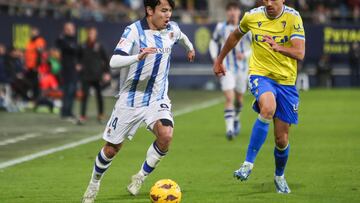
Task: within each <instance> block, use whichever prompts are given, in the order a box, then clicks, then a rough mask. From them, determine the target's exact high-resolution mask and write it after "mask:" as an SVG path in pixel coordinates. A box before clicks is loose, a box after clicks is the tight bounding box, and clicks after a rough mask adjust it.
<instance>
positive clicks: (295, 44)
mask: <svg viewBox="0 0 360 203" xmlns="http://www.w3.org/2000/svg"><path fill="white" fill-rule="evenodd" d="M265 42H267V43H268V44H269V45H270V46H271V48H272V49H273V50H274V51H276V52H279V53H281V54H283V55H285V56H288V57H291V58H293V59H296V60H300V61H302V60H303V59H304V56H305V40H303V39H297V38H295V39H292V40H290V43H291V46H290V47H284V46H281V45H279V44H278V43H276V42H275V41H274V39H273V38H272V37H270V36H265Z"/></svg>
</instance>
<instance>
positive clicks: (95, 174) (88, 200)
mask: <svg viewBox="0 0 360 203" xmlns="http://www.w3.org/2000/svg"><path fill="white" fill-rule="evenodd" d="M121 146H122V144H121V143H120V144H112V143H110V142H106V144H105V145H104V147H103V148H102V149H101V150H100V152H99V153H98V154H97V156H96V158H95V163H94V168H93V171H92V174H91V180H90V183H89V185H88V187H87V189H86V191H85V193H84V196H83V200H82V202H83V203H93V202H94V201H95V198H96V195H97V193H98V191H99V188H100V181H101V178H102V177H103V175H104V173H105V172H106V170H107V169H109V167H110V165H111V161H112V160H113V158H114V157H115V155H116V154H117V153H118V152H119V150H120V148H121Z"/></svg>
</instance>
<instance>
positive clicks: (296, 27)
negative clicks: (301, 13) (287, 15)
mask: <svg viewBox="0 0 360 203" xmlns="http://www.w3.org/2000/svg"><path fill="white" fill-rule="evenodd" d="M294 29H295V31H296V32H302V31H303V28H302V26H301V25H300V24H297V26H296V25H294Z"/></svg>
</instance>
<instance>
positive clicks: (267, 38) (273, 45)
mask: <svg viewBox="0 0 360 203" xmlns="http://www.w3.org/2000/svg"><path fill="white" fill-rule="evenodd" d="M264 39H265V42H266V43H268V44H269V45H270V47H271V48H272V49H273V50H274V51H276V52H278V51H280V48H281V46H280V45H278V43H276V42H275V40H274V39H273V38H272V37H270V36H269V35H265V36H264Z"/></svg>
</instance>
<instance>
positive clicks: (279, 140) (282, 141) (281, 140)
mask: <svg viewBox="0 0 360 203" xmlns="http://www.w3.org/2000/svg"><path fill="white" fill-rule="evenodd" d="M288 143H289V140H288V139H287V136H281V137H279V136H277V137H276V138H275V144H276V146H277V147H278V148H280V149H284V148H285V147H286V146H287V145H288Z"/></svg>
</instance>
